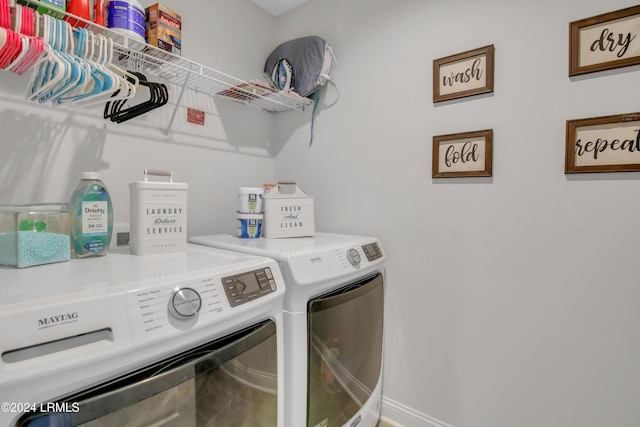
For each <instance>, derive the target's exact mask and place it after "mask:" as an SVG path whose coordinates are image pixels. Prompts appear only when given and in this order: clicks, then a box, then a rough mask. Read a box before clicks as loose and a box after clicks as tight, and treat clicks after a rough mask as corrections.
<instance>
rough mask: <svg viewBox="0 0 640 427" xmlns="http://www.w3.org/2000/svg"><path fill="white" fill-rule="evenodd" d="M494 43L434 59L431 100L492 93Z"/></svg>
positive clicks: (446, 99)
mask: <svg viewBox="0 0 640 427" xmlns="http://www.w3.org/2000/svg"><path fill="white" fill-rule="evenodd" d="M494 50H495V49H494V47H493V45H489V46H485V47H481V48H479V49H474V50H469V51H467V52H462V53H458V54H457V55H452V56H447V57H446V58H440V59H436V60H434V61H433V102H441V101H449V100H451V99H456V98H464V97H466V96H472V95H478V94H481V93H488V92H493V62H494V61H493V58H494Z"/></svg>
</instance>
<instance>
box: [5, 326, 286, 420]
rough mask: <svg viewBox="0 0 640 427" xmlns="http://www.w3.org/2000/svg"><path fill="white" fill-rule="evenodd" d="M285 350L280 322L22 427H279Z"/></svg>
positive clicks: (82, 396) (69, 400)
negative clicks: (280, 348) (280, 351)
mask: <svg viewBox="0 0 640 427" xmlns="http://www.w3.org/2000/svg"><path fill="white" fill-rule="evenodd" d="M276 353H277V344H276V326H275V323H274V322H272V321H270V320H269V321H266V322H263V323H262V324H259V325H256V326H254V327H251V328H247V329H245V330H243V331H240V332H237V333H235V334H232V335H229V336H226V337H224V338H221V339H219V340H216V341H214V342H211V343H208V344H206V345H203V346H199V347H197V348H193V349H191V350H189V351H186V352H184V353H181V354H179V355H176V356H174V357H171V358H169V359H166V360H163V361H161V362H158V363H155V364H153V365H151V366H148V367H146V368H143V369H141V370H139V371H136V372H132V373H129V374H127V375H124V376H122V377H120V378H117V379H115V380H113V381H110V382H108V383H105V384H101V385H99V386H97V387H94V388H92V389H90V390H86V391H84V392H82V393H79V394H76V395H73V396H69V397H66V398H64V399H62V400H59V401H57V402H52V403H43V404H41V405H40V407H41V408H42V411H41V413H36V414H27V415H26V416H24V417H23V418H22V419H20V421H19V422H18V424H17V425H18V427H40V426H43V427H44V426H56V427H72V426H83V427H113V426H131V427H135V426H164V427H171V426H175V427H192V426H193V427H195V426H210V427H215V426H229V425H234V426H245V425H246V426H257V425H266V426H275V425H276V421H277V375H276V370H277V359H276Z"/></svg>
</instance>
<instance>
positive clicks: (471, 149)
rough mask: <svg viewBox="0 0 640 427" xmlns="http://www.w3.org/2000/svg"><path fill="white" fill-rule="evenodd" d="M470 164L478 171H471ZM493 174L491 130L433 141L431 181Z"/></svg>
mask: <svg viewBox="0 0 640 427" xmlns="http://www.w3.org/2000/svg"><path fill="white" fill-rule="evenodd" d="M445 146H446V148H444V147H445ZM441 154H442V156H443V158H442V159H441ZM472 164H474V165H476V166H477V167H472ZM492 174H493V129H485V130H478V131H473V132H462V133H452V134H448V135H437V136H434V137H433V155H432V166H431V177H432V178H461V177H485V176H492Z"/></svg>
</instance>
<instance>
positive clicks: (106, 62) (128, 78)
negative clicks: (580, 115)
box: [76, 34, 139, 118]
mask: <svg viewBox="0 0 640 427" xmlns="http://www.w3.org/2000/svg"><path fill="white" fill-rule="evenodd" d="M95 37H96V39H97V40H98V41H97V42H98V44H99V45H101V46H102V49H103V51H104V55H103V57H102V61H101V64H102V66H103V68H104V69H105V70H106V71H110V72H111V73H112V75H113V77H114V78H115V79H116V80H115V83H114V88H113V89H114V92H113V93H111V94H108V93H104V94H103V95H101V96H96V97H95V98H91V99H85V100H79V101H78V102H77V103H76V104H77V105H95V104H103V103H105V102H115V101H118V100H123V99H131V98H133V97H134V96H135V95H136V90H137V87H138V81H139V79H138V77H136V76H134V75H133V74H131V73H129V72H128V71H126V70H124V69H122V68H120V67H118V66H117V65H115V64H114V63H113V40H112V39H111V38H106V37H105V36H103V35H102V34H96V35H95ZM106 107H107V106H105V108H106ZM105 118H106V117H105Z"/></svg>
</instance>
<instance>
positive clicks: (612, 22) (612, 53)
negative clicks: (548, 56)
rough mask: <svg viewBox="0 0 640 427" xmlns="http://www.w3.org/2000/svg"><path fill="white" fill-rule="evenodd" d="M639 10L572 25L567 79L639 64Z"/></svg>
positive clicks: (617, 13)
mask: <svg viewBox="0 0 640 427" xmlns="http://www.w3.org/2000/svg"><path fill="white" fill-rule="evenodd" d="M639 35H640V6H634V7H630V8H627V9H622V10H617V11H615V12H609V13H605V14H603V15H598V16H593V17H591V18H586V19H582V20H580V21H575V22H572V23H571V24H570V25H569V48H570V49H569V76H575V75H579V74H586V73H593V72H595V71H602V70H610V69H613V68H619V67H626V66H629V65H636V64H640V37H638V36H639Z"/></svg>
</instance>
